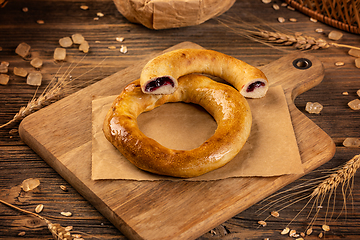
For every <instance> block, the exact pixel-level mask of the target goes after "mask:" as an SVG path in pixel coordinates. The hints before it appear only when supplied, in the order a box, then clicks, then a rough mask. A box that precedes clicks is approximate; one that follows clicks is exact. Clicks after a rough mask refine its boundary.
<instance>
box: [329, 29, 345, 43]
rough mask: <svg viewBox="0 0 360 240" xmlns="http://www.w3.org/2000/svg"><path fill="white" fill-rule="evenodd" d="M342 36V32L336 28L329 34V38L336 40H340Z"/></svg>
mask: <svg viewBox="0 0 360 240" xmlns="http://www.w3.org/2000/svg"><path fill="white" fill-rule="evenodd" d="M342 37H343V34H342V32H340V31H336V30H333V31H331V32H330V33H329V35H328V38H329V39H331V40H334V41H337V40H340V39H341V38H342Z"/></svg>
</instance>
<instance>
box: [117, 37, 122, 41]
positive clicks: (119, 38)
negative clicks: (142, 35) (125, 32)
mask: <svg viewBox="0 0 360 240" xmlns="http://www.w3.org/2000/svg"><path fill="white" fill-rule="evenodd" d="M116 41H118V42H123V41H124V38H123V37H117V38H116Z"/></svg>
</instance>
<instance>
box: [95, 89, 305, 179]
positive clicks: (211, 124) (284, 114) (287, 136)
mask: <svg viewBox="0 0 360 240" xmlns="http://www.w3.org/2000/svg"><path fill="white" fill-rule="evenodd" d="M115 98H116V96H109V97H102V98H98V99H95V100H93V102H92V113H93V114H92V117H93V120H92V121H93V122H92V127H93V129H92V133H93V138H92V148H93V151H92V179H93V180H100V179H128V180H149V181H151V180H173V181H179V180H186V181H209V180H218V179H225V178H230V177H250V176H257V177H259V176H260V177H270V176H279V175H284V174H300V173H303V168H302V163H301V158H300V154H299V150H298V146H297V142H296V138H295V134H294V130H293V126H292V123H291V119H290V114H289V110H288V107H287V102H286V99H285V95H284V92H283V89H282V88H281V86H277V87H271V88H270V89H269V91H268V93H267V95H266V96H265V97H264V98H261V99H248V102H249V105H250V107H251V112H252V115H253V124H252V129H251V133H250V137H249V139H248V141H247V143H246V144H245V146H244V147H243V149H242V150H241V151H240V153H239V154H238V155H237V156H236V157H235V158H234V159H233V160H231V161H230V162H229V163H228V164H226V165H225V166H224V167H222V168H219V169H216V170H214V171H212V172H209V173H206V174H204V175H202V176H199V177H195V178H189V179H178V178H171V177H165V176H159V175H155V174H152V173H148V172H145V171H142V170H140V169H138V168H137V167H135V166H134V165H133V164H131V163H130V162H129V161H128V160H127V159H126V158H125V157H124V156H123V155H122V154H121V153H120V152H119V151H118V150H117V149H116V148H115V147H114V146H113V145H112V144H111V143H110V142H108V141H107V139H106V138H105V136H104V134H103V132H102V125H103V121H104V119H105V115H106V113H107V111H108V110H109V109H110V106H111V104H112V102H113V101H114V99H115ZM138 125H139V128H140V130H141V131H143V132H144V134H146V135H147V136H148V137H151V138H154V139H155V140H157V141H158V142H159V143H160V144H162V145H164V146H166V147H168V148H174V149H183V150H187V149H192V148H195V147H198V146H200V145H201V144H202V143H203V142H204V141H205V140H206V139H208V138H209V137H210V136H211V135H212V134H213V133H214V131H215V129H216V122H215V121H214V119H213V118H212V117H211V116H210V115H209V114H208V113H207V112H206V111H205V110H204V109H202V108H201V107H199V106H197V105H193V104H185V103H169V104H164V105H162V106H160V107H158V108H156V109H154V110H152V111H150V112H146V113H142V114H141V115H140V116H139V117H138Z"/></svg>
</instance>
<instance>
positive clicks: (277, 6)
mask: <svg viewBox="0 0 360 240" xmlns="http://www.w3.org/2000/svg"><path fill="white" fill-rule="evenodd" d="M272 7H273V9H275V10H279V9H280V7H279V5H277V4H273V5H272Z"/></svg>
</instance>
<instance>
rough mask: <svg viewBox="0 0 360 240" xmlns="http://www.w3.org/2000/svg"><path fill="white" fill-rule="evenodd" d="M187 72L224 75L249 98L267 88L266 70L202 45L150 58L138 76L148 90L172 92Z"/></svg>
mask: <svg viewBox="0 0 360 240" xmlns="http://www.w3.org/2000/svg"><path fill="white" fill-rule="evenodd" d="M189 73H205V74H209V75H214V76H217V77H220V78H222V79H224V80H225V81H227V82H229V83H230V84H231V85H233V86H234V87H235V88H236V89H237V90H239V92H240V93H241V94H242V95H243V96H244V97H248V98H261V97H263V96H265V94H266V92H267V90H268V80H267V78H266V76H265V74H264V73H263V72H262V71H261V70H259V69H257V68H255V67H253V66H251V65H249V64H247V63H245V62H243V61H241V60H239V59H236V58H233V57H231V56H228V55H225V54H223V53H220V52H216V51H212V50H203V49H179V50H175V51H171V52H167V53H164V54H162V55H160V56H158V57H156V58H154V59H152V60H150V61H149V62H148V63H147V64H146V65H145V66H144V68H143V70H142V72H141V76H140V84H141V89H142V91H143V92H144V93H147V94H171V93H173V92H174V91H175V89H176V88H177V85H178V83H177V79H178V78H179V77H180V76H183V75H186V74H189Z"/></svg>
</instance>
